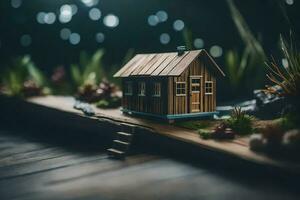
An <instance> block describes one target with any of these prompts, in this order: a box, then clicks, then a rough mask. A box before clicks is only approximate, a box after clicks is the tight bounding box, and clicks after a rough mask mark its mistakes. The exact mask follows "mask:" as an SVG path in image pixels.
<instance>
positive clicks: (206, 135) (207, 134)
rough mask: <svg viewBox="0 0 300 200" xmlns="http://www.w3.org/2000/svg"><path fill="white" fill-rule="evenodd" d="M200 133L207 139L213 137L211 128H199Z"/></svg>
mask: <svg viewBox="0 0 300 200" xmlns="http://www.w3.org/2000/svg"><path fill="white" fill-rule="evenodd" d="M198 134H199V136H200V137H201V138H202V139H204V140H207V139H209V138H211V131H210V130H206V129H199V130H198Z"/></svg>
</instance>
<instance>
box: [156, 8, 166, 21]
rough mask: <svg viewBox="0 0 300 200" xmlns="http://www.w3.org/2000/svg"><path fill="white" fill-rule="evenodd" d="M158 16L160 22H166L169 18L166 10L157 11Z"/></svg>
mask: <svg viewBox="0 0 300 200" xmlns="http://www.w3.org/2000/svg"><path fill="white" fill-rule="evenodd" d="M156 16H157V18H158V20H159V22H165V21H167V20H168V13H167V12H166V11H164V10H159V11H157V13H156Z"/></svg>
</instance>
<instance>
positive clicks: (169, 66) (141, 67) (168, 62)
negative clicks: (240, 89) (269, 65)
mask: <svg viewBox="0 0 300 200" xmlns="http://www.w3.org/2000/svg"><path fill="white" fill-rule="evenodd" d="M200 54H204V55H205V56H207V57H208V58H209V61H210V62H211V63H212V64H213V66H214V67H215V69H216V71H218V72H219V73H220V74H221V75H222V76H225V74H224V72H223V71H222V70H221V69H220V67H219V66H218V65H217V64H216V62H215V61H214V60H213V59H212V58H211V57H210V55H209V54H208V53H207V52H206V51H205V50H195V51H186V52H184V54H182V55H180V56H179V55H178V54H177V52H171V53H157V54H137V55H136V56H134V57H133V58H132V59H131V60H130V61H129V62H128V63H127V64H126V65H124V66H123V67H122V68H121V69H120V70H119V71H118V72H117V73H116V74H115V75H114V77H129V76H180V75H181V73H182V72H184V70H185V69H186V68H187V67H188V66H189V65H190V64H191V63H192V62H193V61H194V60H195V59H196V58H197V57H198V56H199V55H200Z"/></svg>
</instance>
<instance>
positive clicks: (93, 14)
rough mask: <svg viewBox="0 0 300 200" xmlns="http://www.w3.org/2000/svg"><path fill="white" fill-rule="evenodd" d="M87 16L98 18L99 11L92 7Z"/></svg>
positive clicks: (93, 18)
mask: <svg viewBox="0 0 300 200" xmlns="http://www.w3.org/2000/svg"><path fill="white" fill-rule="evenodd" d="M89 17H90V19H91V20H94V21H96V20H99V19H100V18H101V11H100V10H99V9H98V8H92V9H91V10H90V12H89Z"/></svg>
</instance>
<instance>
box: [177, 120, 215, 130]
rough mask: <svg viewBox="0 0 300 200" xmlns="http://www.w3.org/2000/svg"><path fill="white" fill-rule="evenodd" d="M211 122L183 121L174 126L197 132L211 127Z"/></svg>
mask: <svg viewBox="0 0 300 200" xmlns="http://www.w3.org/2000/svg"><path fill="white" fill-rule="evenodd" d="M211 124H212V122H211V121H208V120H201V121H183V122H177V123H176V125H177V126H180V127H184V128H188V129H192V130H199V129H205V128H208V127H209V126H211Z"/></svg>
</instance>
